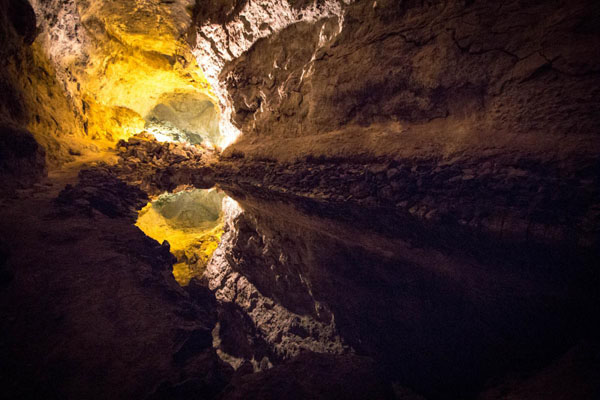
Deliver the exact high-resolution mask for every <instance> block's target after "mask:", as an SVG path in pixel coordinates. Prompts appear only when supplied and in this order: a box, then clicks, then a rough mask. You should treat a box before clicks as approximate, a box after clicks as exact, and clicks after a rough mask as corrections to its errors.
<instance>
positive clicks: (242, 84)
mask: <svg viewBox="0 0 600 400" xmlns="http://www.w3.org/2000/svg"><path fill="white" fill-rule="evenodd" d="M599 13H600V9H599V7H598V4H597V3H596V2H593V1H585V0H582V1H577V2H570V3H568V4H566V3H561V2H558V1H550V2H524V1H512V2H509V3H502V4H501V5H499V4H498V3H497V2H492V1H489V2H477V3H473V2H463V1H434V2H426V3H423V2H410V1H409V2H396V1H377V2H373V1H357V2H356V3H354V4H352V5H349V6H347V7H346V8H345V9H344V18H343V25H342V29H341V31H340V32H339V33H338V32H337V30H336V29H335V28H336V26H337V25H336V23H335V20H336V18H333V19H323V20H320V21H319V22H318V23H314V24H308V23H304V22H298V23H296V24H292V25H290V26H288V27H287V28H285V29H283V30H281V31H280V32H278V33H275V34H273V35H271V36H269V37H268V38H266V39H263V40H260V41H258V42H256V43H255V44H254V45H253V46H252V47H251V48H250V49H249V50H248V51H247V52H246V53H244V54H243V55H241V56H239V57H238V58H236V59H234V60H232V61H230V62H229V63H227V65H226V66H225V67H224V69H223V71H222V73H221V75H220V79H221V81H223V82H226V87H227V90H228V92H229V95H230V96H231V98H232V100H233V107H234V110H235V112H234V114H233V120H234V121H235V122H236V124H237V125H238V126H239V127H240V128H241V130H242V132H243V136H242V139H241V142H240V145H239V149H246V150H247V151H249V152H250V153H252V152H253V151H256V153H257V154H261V153H267V152H268V151H269V150H268V147H269V144H270V143H273V142H274V141H275V139H274V138H276V140H277V141H278V143H276V144H273V146H275V147H276V149H277V151H273V152H274V153H277V152H279V153H281V154H277V155H274V157H282V158H283V157H286V153H289V152H292V153H293V152H296V153H300V154H301V153H302V152H308V151H312V152H313V155H317V154H314V153H315V152H316V153H324V154H326V155H332V154H333V155H335V154H336V153H340V154H344V153H345V154H346V155H351V154H352V153H355V154H356V153H366V154H370V153H372V152H379V153H384V154H394V153H396V151H397V150H398V149H401V148H406V147H409V148H411V150H413V152H412V153H413V154H412V155H413V156H417V155H420V154H423V153H428V152H432V151H433V152H435V153H437V154H439V155H443V154H444V153H447V152H452V151H455V150H456V148H460V147H466V148H467V150H469V147H476V146H477V145H478V144H481V142H482V141H485V142H486V143H485V145H486V146H488V147H497V148H499V149H503V148H505V149H506V150H507V151H509V149H511V147H514V146H511V141H512V140H513V138H515V137H518V138H520V139H521V140H523V139H524V138H523V137H524V136H533V137H535V138H536V139H539V140H540V142H539V143H537V145H538V149H537V151H535V150H534V153H539V156H542V157H545V156H548V155H547V154H544V152H547V151H552V150H553V147H556V146H557V145H558V144H559V143H565V139H567V142H568V141H569V140H574V139H575V138H579V139H581V140H583V141H585V142H586V143H588V144H589V145H593V146H594V147H593V150H592V151H594V152H597V151H598V147H597V146H598V139H597V134H596V133H597V132H598V130H599V128H600V121H599V120H598V118H597V111H598V109H599V104H598V89H597V88H598V87H599V85H598V81H599V74H600V58H599V56H598V53H597V51H596V50H595V45H594V43H596V42H597V40H598V38H599V32H598V29H597V24H596V23H595V21H597V19H598V17H599ZM394 122H397V124H394ZM373 124H379V126H378V127H377V129H375V132H372V131H369V130H367V129H365V128H366V127H369V126H371V125H373ZM352 126H357V127H362V128H363V129H362V131H361V129H359V128H357V129H355V130H358V133H356V132H353V131H352V130H351V129H349V128H350V127H352ZM415 130H418V132H414V131H415ZM336 131H342V135H341V136H340V137H338V136H335V135H331V133H332V132H336ZM346 132H347V133H346ZM384 132H385V133H386V134H385V135H383V133H384ZM323 134H330V135H329V136H327V137H323V138H314V136H315V135H323ZM517 135H518V136H517ZM564 135H567V136H568V138H564V137H563V136H564ZM423 136H425V137H426V138H427V140H429V141H431V143H429V144H428V145H426V146H424V148H418V147H419V146H418V145H419V144H420V143H418V140H419V138H420V137H423ZM299 137H301V139H298V138H299ZM375 137H376V139H377V140H376V141H375V142H372V141H371V140H372V139H373V138H375ZM282 138H287V139H291V140H289V141H281V139H282ZM292 139H293V140H292ZM319 140H320V142H319ZM344 141H347V142H352V144H353V145H354V146H353V147H350V148H342V149H337V147H338V146H341V147H344V146H345V145H346V146H347V144H345V143H344ZM542 141H544V142H546V141H549V143H548V142H546V143H543V144H542V143H541V142H542ZM415 142H417V143H415ZM518 144H520V143H518ZM252 145H255V146H252ZM265 145H266V147H267V149H266V150H265V149H264V148H263V149H262V150H261V149H258V148H257V147H258V146H261V147H264V146H265ZM290 145H292V146H296V147H297V148H295V149H293V150H287V152H286V151H285V147H289V146H290ZM326 146H329V147H330V148H329V149H327V148H325V147H326ZM359 146H364V148H360V147H359ZM271 150H273V149H271ZM550 156H551V155H550Z"/></svg>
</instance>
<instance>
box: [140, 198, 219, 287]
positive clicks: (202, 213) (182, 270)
mask: <svg viewBox="0 0 600 400" xmlns="http://www.w3.org/2000/svg"><path fill="white" fill-rule="evenodd" d="M227 199H228V197H227V196H226V195H225V194H224V193H223V192H221V191H219V190H217V189H216V188H212V189H192V190H183V191H179V192H175V193H163V194H161V195H160V196H158V197H157V198H156V199H154V200H152V201H150V202H149V203H148V204H147V205H146V206H145V207H144V208H142V209H141V210H140V211H139V213H138V219H137V221H136V226H137V227H138V228H140V229H141V230H142V231H143V232H144V233H145V234H146V235H147V236H149V237H151V238H153V239H155V240H157V241H158V242H161V243H162V242H164V241H167V242H168V243H169V246H170V251H171V253H172V254H173V255H174V256H175V257H176V258H177V262H176V263H175V264H174V265H173V276H174V278H175V280H176V281H177V282H178V283H179V284H180V285H182V286H186V285H188V284H189V282H190V281H191V280H192V279H193V278H199V277H200V276H202V274H203V273H204V270H205V269H206V266H207V264H208V262H209V261H210V259H211V257H212V254H213V253H214V251H215V250H216V248H217V246H218V245H219V242H220V241H221V236H222V234H223V226H224V212H223V209H224V207H223V203H224V202H225V201H227Z"/></svg>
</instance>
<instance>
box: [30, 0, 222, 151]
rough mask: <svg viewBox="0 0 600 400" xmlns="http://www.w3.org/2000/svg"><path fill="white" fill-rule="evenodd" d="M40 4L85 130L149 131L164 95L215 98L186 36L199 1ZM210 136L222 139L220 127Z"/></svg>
mask: <svg viewBox="0 0 600 400" xmlns="http://www.w3.org/2000/svg"><path fill="white" fill-rule="evenodd" d="M33 6H34V8H35V10H36V14H37V17H38V20H39V21H40V24H41V26H42V34H41V36H40V37H39V39H38V41H39V42H40V43H41V45H42V48H43V49H44V51H45V53H46V54H47V55H48V57H49V59H50V60H51V62H52V64H53V65H54V67H55V69H56V73H57V76H58V77H59V80H60V81H61V82H62V83H63V84H64V87H65V89H66V91H67V93H68V96H69V98H70V99H71V100H72V102H73V105H74V106H75V110H76V113H77V114H78V115H79V116H80V118H81V120H82V121H83V124H84V129H85V131H86V134H87V135H88V136H89V137H91V138H94V139H100V140H99V142H100V143H103V142H104V143H106V144H108V145H110V144H111V143H114V142H115V141H116V140H118V139H122V138H127V137H129V136H131V135H132V134H135V133H138V132H140V131H142V130H144V125H145V121H144V119H145V118H148V117H149V116H151V115H150V114H151V111H152V110H153V109H155V107H156V106H157V104H159V103H161V102H162V101H163V100H162V99H163V98H164V96H165V95H171V96H172V97H174V96H175V94H180V95H184V96H187V97H188V98H189V97H194V96H196V97H198V96H200V97H202V96H203V97H204V101H206V100H207V99H208V100H209V101H211V99H212V101H213V102H214V95H213V94H212V92H211V90H210V86H209V85H208V83H207V81H206V79H205V78H204V75H203V73H202V70H201V69H200V67H199V66H198V65H197V63H196V60H195V58H194V57H193V55H192V54H191V48H190V46H189V45H188V44H187V42H186V41H185V34H186V32H187V30H188V29H189V28H190V25H191V22H192V19H191V13H192V7H193V2H190V1H177V2H168V3H165V2H159V1H136V2H132V1H111V2H104V1H51V2H39V1H34V2H33ZM188 108H189V106H188ZM200 108H202V109H205V108H206V106H205V105H204V104H200ZM217 112H218V111H217ZM188 114H189V110H188ZM213 125H214V124H213ZM210 139H211V141H214V144H215V145H219V144H220V143H219V140H220V137H219V135H218V127H216V126H215V127H214V128H213V133H212V134H211V138H210Z"/></svg>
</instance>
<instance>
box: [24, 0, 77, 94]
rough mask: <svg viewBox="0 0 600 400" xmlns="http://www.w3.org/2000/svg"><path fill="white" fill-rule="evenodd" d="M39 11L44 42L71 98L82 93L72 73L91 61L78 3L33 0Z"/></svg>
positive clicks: (39, 21)
mask: <svg viewBox="0 0 600 400" xmlns="http://www.w3.org/2000/svg"><path fill="white" fill-rule="evenodd" d="M30 3H31V6H32V7H33V10H34V11H35V16H36V20H37V24H38V29H39V31H40V35H39V36H38V39H37V40H38V41H39V42H40V43H41V45H42V47H43V49H44V51H45V53H46V54H47V55H48V58H49V59H50V61H51V62H52V64H53V65H54V67H55V70H56V75H57V78H58V79H59V81H60V82H63V84H64V89H65V91H66V92H67V94H68V95H70V96H71V98H76V95H75V93H76V92H77V91H78V88H77V82H76V79H75V78H74V76H73V71H72V70H71V69H72V68H74V67H75V66H81V65H84V64H85V63H87V61H88V54H89V53H88V48H87V46H88V45H89V39H88V38H87V36H86V32H85V29H84V28H83V26H82V25H81V18H80V15H79V11H78V10H77V4H76V1H75V0H30Z"/></svg>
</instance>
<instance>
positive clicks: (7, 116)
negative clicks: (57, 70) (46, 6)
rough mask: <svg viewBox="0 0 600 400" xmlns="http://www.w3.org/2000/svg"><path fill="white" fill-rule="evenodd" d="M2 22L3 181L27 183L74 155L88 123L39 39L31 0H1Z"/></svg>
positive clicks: (0, 110) (0, 111)
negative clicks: (84, 122)
mask: <svg viewBox="0 0 600 400" xmlns="http://www.w3.org/2000/svg"><path fill="white" fill-rule="evenodd" d="M0 25H1V26H0V40H1V41H2V43H3V46H2V49H1V50H0V59H1V60H0V63H1V68H0V126H1V131H2V132H1V133H0V134H1V135H2V138H1V139H0V141H1V145H0V147H1V149H0V151H1V152H2V161H1V164H2V167H1V169H2V171H1V172H0V174H2V178H0V180H1V181H3V186H11V187H15V186H23V185H25V186H26V185H28V184H31V183H32V182H33V181H35V180H36V179H38V178H39V177H41V176H42V175H44V173H45V168H46V165H48V166H56V165H58V164H60V163H61V162H64V161H65V160H68V159H69V158H71V157H72V156H71V155H70V154H69V153H70V152H71V153H73V152H75V151H76V150H74V149H77V148H78V143H77V142H76V141H75V140H72V139H73V138H74V137H75V135H77V134H78V133H79V132H80V131H81V130H82V125H81V124H80V123H79V122H78V121H77V119H76V118H75V117H74V115H73V113H72V111H71V106H70V103H69V101H68V100H67V98H66V97H65V96H64V93H63V91H62V89H61V88H60V86H59V84H58V82H57V80H56V79H55V77H54V69H53V68H52V67H51V66H50V64H49V63H48V61H47V59H46V58H45V57H44V55H43V53H42V52H41V51H40V48H39V46H37V45H36V44H35V43H34V40H35V38H36V35H37V30H36V18H35V14H34V12H33V9H32V8H31V6H30V5H29V3H28V2H27V1H25V0H22V1H3V2H1V3H0ZM32 135H33V137H32ZM34 138H35V139H34Z"/></svg>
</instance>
